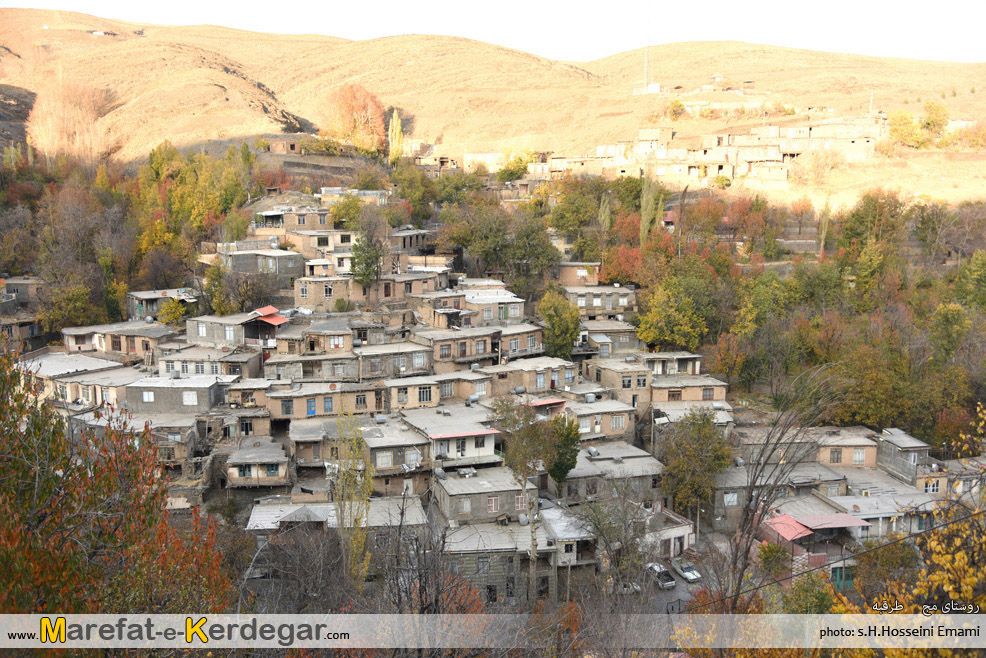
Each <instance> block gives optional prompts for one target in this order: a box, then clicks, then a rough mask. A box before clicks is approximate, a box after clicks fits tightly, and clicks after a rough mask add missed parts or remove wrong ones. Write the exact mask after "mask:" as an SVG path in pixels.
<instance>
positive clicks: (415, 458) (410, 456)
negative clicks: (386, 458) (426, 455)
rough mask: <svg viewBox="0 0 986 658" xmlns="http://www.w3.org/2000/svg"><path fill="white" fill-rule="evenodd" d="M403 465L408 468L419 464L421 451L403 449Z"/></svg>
mask: <svg viewBox="0 0 986 658" xmlns="http://www.w3.org/2000/svg"><path fill="white" fill-rule="evenodd" d="M404 463H405V464H407V465H408V466H411V465H413V464H420V463H421V451H420V450H419V449H417V448H405V449H404Z"/></svg>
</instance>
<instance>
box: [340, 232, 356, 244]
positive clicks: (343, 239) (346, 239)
mask: <svg viewBox="0 0 986 658" xmlns="http://www.w3.org/2000/svg"><path fill="white" fill-rule="evenodd" d="M352 241H353V236H351V235H349V234H343V235H340V236H339V244H349V243H350V242H352Z"/></svg>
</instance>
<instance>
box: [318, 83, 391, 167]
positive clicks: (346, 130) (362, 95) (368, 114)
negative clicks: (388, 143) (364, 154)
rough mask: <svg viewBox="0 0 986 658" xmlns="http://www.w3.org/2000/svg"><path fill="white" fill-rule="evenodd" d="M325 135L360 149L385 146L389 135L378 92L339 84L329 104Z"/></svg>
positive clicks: (366, 149) (374, 148) (372, 149)
mask: <svg viewBox="0 0 986 658" xmlns="http://www.w3.org/2000/svg"><path fill="white" fill-rule="evenodd" d="M324 112H325V114H324V118H323V126H322V134H323V135H325V136H327V137H331V138H333V139H337V140H339V141H344V142H348V143H350V144H352V145H353V146H355V147H356V148H357V149H359V150H363V151H377V150H379V149H381V148H383V144H384V138H385V137H386V134H387V127H386V122H385V120H384V108H383V105H382V104H381V103H380V99H378V98H377V97H376V96H375V95H373V94H372V93H370V92H369V91H367V90H366V88H365V87H363V86H362V85H358V84H345V85H342V86H341V87H337V88H336V89H335V90H334V91H333V92H332V93H331V94H330V95H329V98H328V99H327V101H326V103H325V110H324Z"/></svg>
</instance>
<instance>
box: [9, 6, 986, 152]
mask: <svg viewBox="0 0 986 658" xmlns="http://www.w3.org/2000/svg"><path fill="white" fill-rule="evenodd" d="M92 32H102V33H103V34H102V35H96V34H92ZM649 57H650V59H649V62H650V75H649V79H650V81H652V82H660V83H662V84H672V85H681V86H683V87H684V88H685V89H691V88H695V87H697V86H699V85H701V84H703V83H705V82H707V81H708V79H709V76H711V75H713V74H719V75H721V76H723V77H725V78H726V79H727V80H730V81H735V82H737V83H742V82H743V81H746V80H753V81H754V86H755V89H756V91H757V93H759V94H765V95H767V97H769V98H771V99H776V100H777V101H779V102H782V103H785V104H791V105H796V106H799V107H808V106H817V105H824V106H829V107H834V108H835V109H836V111H839V112H843V111H849V110H852V109H855V110H857V111H858V110H859V109H860V108H863V107H866V106H867V105H868V103H869V102H870V93H871V92H872V93H873V100H874V106H875V107H876V108H880V109H886V110H893V109H897V108H901V107H906V108H909V109H911V110H912V111H916V112H920V107H921V104H920V103H919V102H918V100H917V99H918V98H921V99H922V100H925V101H926V100H930V99H933V98H935V99H940V98H941V94H942V93H945V94H946V99H945V100H946V102H947V103H948V105H949V107H950V109H951V112H952V115H953V117H957V118H980V117H981V116H983V115H984V114H986V112H984V111H983V110H982V107H983V103H982V102H980V101H981V100H982V99H986V64H955V63H941V62H928V61H914V60H902V59H886V58H876V57H863V56H857V55H842V54H833V53H822V52H813V51H805V50H797V49H791V48H780V47H773V46H758V45H751V44H745V43H739V42H702V43H678V44H666V45H662V46H655V47H652V48H650V49H649ZM643 59H644V52H643V49H640V50H634V51H628V52H624V53H620V54H617V55H613V56H611V57H607V58H604V59H601V60H597V61H594V62H588V63H571V62H558V61H553V60H549V59H546V58H543V57H538V56H536V55H532V54H529V53H524V52H520V51H516V50H511V49H508V48H503V47H499V46H494V45H491V44H486V43H481V42H477V41H471V40H468V39H461V38H455V37H445V36H425V35H409V36H399V37H387V38H381V39H373V40H367V41H348V40H345V39H338V38H333V37H327V36H316V35H301V36H297V35H275V34H261V33H254V32H245V31H240V30H233V29H229V28H222V27H214V26H188V27H174V26H153V25H138V24H134V23H126V22H122V21H114V20H107V19H102V18H97V17H93V16H87V15H85V14H78V13H73V12H60V11H42V10H28V9H0V73H2V76H0V77H2V79H3V81H4V83H5V84H6V85H8V86H9V87H11V88H15V90H16V91H18V93H19V96H20V97H22V98H24V97H27V98H29V97H30V94H29V93H26V92H32V93H35V94H38V95H39V98H40V97H42V96H43V95H44V94H52V93H55V92H53V91H52V86H53V85H54V84H59V82H58V81H61V82H60V84H68V83H84V84H85V85H88V86H90V87H94V88H96V89H98V90H105V91H106V92H107V94H106V99H105V103H103V104H102V105H101V109H100V113H101V114H102V115H103V116H102V118H100V119H99V121H98V123H97V128H98V129H99V131H100V132H101V135H102V136H103V139H104V140H105V144H103V145H102V146H103V147H102V148H101V151H102V152H113V153H116V155H117V156H118V157H120V158H122V159H124V160H128V161H139V160H140V159H142V158H143V157H146V154H147V152H148V150H149V149H150V148H153V147H154V146H155V145H156V144H158V143H159V142H160V141H162V140H163V139H170V140H172V141H173V142H174V143H176V144H178V145H180V146H191V147H204V148H217V147H221V145H222V143H224V142H225V141H227V140H236V139H242V138H248V137H250V136H253V135H257V134H270V133H277V132H281V131H284V130H294V129H296V128H298V127H299V126H300V127H302V128H311V127H312V126H317V124H318V121H319V117H320V103H321V102H322V101H323V99H324V98H325V97H326V96H327V95H328V93H329V92H330V91H331V90H332V89H333V88H334V87H335V86H337V85H339V84H342V83H345V82H358V83H360V84H362V85H364V86H365V87H367V88H368V89H369V90H370V91H372V92H374V93H376V94H377V95H378V96H379V97H380V98H381V100H382V101H383V102H384V104H385V105H393V106H399V107H400V108H402V110H404V111H406V112H407V113H409V114H410V115H411V117H412V120H411V121H409V122H406V123H405V125H408V124H410V125H411V127H412V129H413V136H414V137H418V138H421V139H424V140H425V141H428V142H439V143H442V144H444V145H445V148H446V150H448V151H449V152H450V153H452V154H453V155H456V154H461V153H462V152H464V151H485V150H505V151H510V150H517V149H523V148H534V149H539V150H549V151H558V152H568V153H573V152H587V151H589V150H591V149H592V148H593V147H594V146H595V145H596V144H601V143H612V142H614V141H617V140H623V139H630V138H632V137H633V136H634V135H635V134H636V131H637V129H638V128H639V127H641V126H645V125H650V124H652V123H653V122H655V121H658V120H659V119H658V118H657V117H658V115H659V113H660V112H661V111H662V109H663V106H664V104H665V102H666V100H667V99H666V98H665V97H661V96H656V95H650V96H633V95H632V94H631V89H632V87H634V86H636V85H639V84H640V83H641V82H642V78H643ZM973 87H976V90H977V92H978V93H972V91H971V90H972V88H973ZM953 88H954V89H955V91H956V95H955V96H954V97H953V96H952V95H951V93H952V89H953ZM905 100H906V101H907V102H908V104H907V105H905V104H904V102H905ZM727 125H728V123H727V122H725V121H718V122H712V121H686V122H682V123H680V125H679V126H678V130H679V132H680V133H681V134H682V135H684V136H687V135H696V134H700V133H703V132H711V131H713V130H717V129H721V128H723V127H726V126H727Z"/></svg>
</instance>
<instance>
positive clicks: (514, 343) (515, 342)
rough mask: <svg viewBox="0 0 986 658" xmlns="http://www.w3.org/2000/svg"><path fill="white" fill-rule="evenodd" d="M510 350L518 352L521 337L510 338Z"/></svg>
mask: <svg viewBox="0 0 986 658" xmlns="http://www.w3.org/2000/svg"><path fill="white" fill-rule="evenodd" d="M510 351H511V352H518V351H520V339H519V338H511V339H510Z"/></svg>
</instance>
